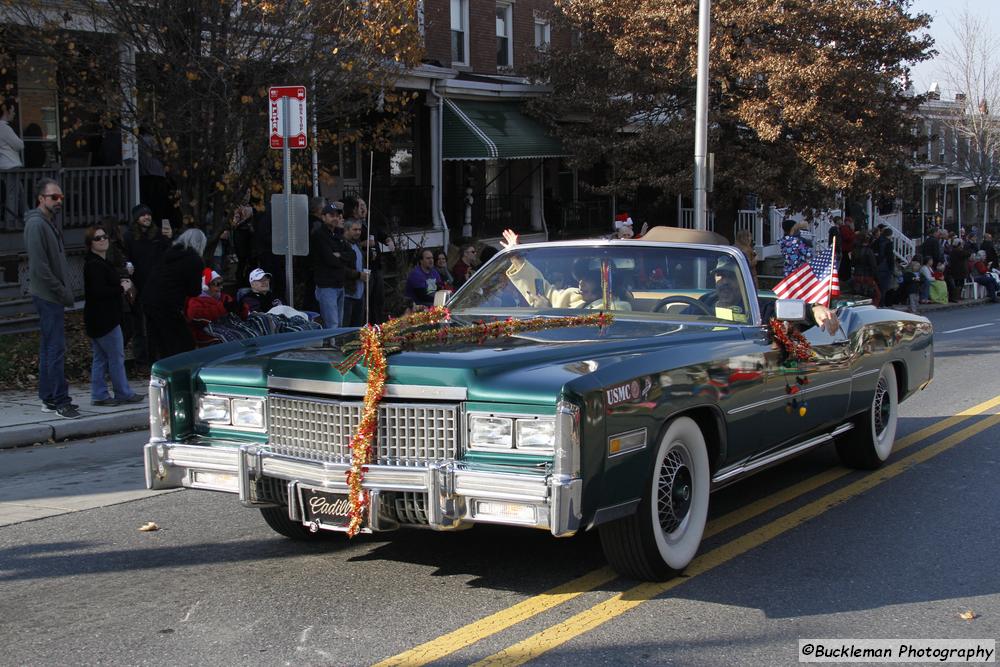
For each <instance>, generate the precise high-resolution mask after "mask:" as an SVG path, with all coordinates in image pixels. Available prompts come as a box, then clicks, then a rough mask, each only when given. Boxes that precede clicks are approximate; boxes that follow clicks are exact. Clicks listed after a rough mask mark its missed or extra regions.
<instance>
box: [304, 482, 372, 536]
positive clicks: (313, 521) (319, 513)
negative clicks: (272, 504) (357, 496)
mask: <svg viewBox="0 0 1000 667" xmlns="http://www.w3.org/2000/svg"><path fill="white" fill-rule="evenodd" d="M299 507H301V508H302V523H303V524H304V525H306V526H310V527H311V526H314V525H315V526H319V527H320V528H322V529H324V530H335V531H340V532H345V531H346V530H347V528H348V525H349V524H350V522H351V519H350V516H349V513H350V511H351V501H350V499H349V498H348V497H347V494H346V493H334V492H331V491H325V490H322V489H313V488H309V487H306V486H300V487H299ZM366 532H367V531H366Z"/></svg>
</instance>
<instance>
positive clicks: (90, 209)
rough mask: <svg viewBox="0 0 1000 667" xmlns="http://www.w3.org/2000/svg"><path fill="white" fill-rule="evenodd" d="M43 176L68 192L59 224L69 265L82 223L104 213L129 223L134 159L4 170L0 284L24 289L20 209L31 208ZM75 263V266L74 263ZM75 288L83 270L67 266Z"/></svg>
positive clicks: (76, 259) (78, 257) (78, 248)
mask: <svg viewBox="0 0 1000 667" xmlns="http://www.w3.org/2000/svg"><path fill="white" fill-rule="evenodd" d="M42 178H51V179H53V180H55V181H57V182H58V183H59V184H60V185H61V186H62V189H63V193H64V194H65V195H66V199H65V200H64V201H63V211H62V214H61V215H60V220H59V224H61V225H62V228H63V232H64V239H65V244H66V252H67V256H68V257H69V260H70V267H71V269H73V268H74V267H75V266H76V265H77V264H79V263H80V262H82V254H83V233H84V231H85V229H86V228H87V227H88V226H90V225H92V224H95V223H97V222H100V221H101V220H104V219H105V218H112V219H114V220H115V221H116V222H118V223H120V224H127V223H128V222H129V217H130V215H131V211H132V207H133V206H134V205H135V188H136V182H137V175H136V165H135V163H134V162H129V163H127V164H122V165H117V166H111V167H49V168H41V169H14V170H11V171H6V172H4V173H3V179H4V186H5V187H4V188H3V191H2V200H0V266H2V269H3V274H2V280H0V286H2V287H7V288H8V291H14V289H13V286H14V285H17V288H18V289H17V291H18V292H19V293H20V294H21V295H26V294H27V284H26V278H25V277H26V269H27V262H26V257H25V255H24V234H23V229H24V213H25V212H26V211H28V210H30V209H31V208H34V206H35V201H34V190H35V183H36V182H37V181H38V180H39V179H42ZM77 268H78V267H77ZM70 274H71V277H70V280H71V285H72V287H73V291H74V293H77V294H81V293H82V292H83V276H82V271H76V270H71V271H70Z"/></svg>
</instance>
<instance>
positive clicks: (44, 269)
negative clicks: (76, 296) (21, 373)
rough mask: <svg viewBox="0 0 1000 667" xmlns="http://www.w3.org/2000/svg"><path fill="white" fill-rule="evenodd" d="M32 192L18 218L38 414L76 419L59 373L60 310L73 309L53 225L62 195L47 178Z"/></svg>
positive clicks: (62, 313)
mask: <svg viewBox="0 0 1000 667" xmlns="http://www.w3.org/2000/svg"><path fill="white" fill-rule="evenodd" d="M35 193H36V200H37V202H38V207H37V208H33V209H31V210H30V211H28V213H27V214H25V216H24V247H25V250H26V251H27V253H28V279H29V286H28V289H29V292H30V293H31V299H32V301H34V302H35V308H36V309H37V310H38V319H39V324H40V325H41V329H42V332H41V333H42V340H41V345H40V346H39V349H38V397H39V398H40V399H42V412H55V413H56V414H58V415H59V416H60V417H65V418H66V419H76V418H77V417H79V416H80V413H79V412H78V411H77V406H76V405H73V403H71V402H70V398H69V384H68V383H67V382H66V373H65V370H64V362H65V358H66V329H65V312H66V308H67V307H68V306H72V305H73V292H72V290H70V287H69V265H68V264H67V263H66V249H65V247H64V246H63V238H62V230H61V229H60V228H59V227H57V226H56V222H55V218H56V216H57V215H58V214H59V212H60V211H62V201H63V193H62V188H60V187H59V184H58V183H56V182H55V181H53V180H52V179H49V178H43V179H41V180H39V181H38V183H37V184H36V186H35Z"/></svg>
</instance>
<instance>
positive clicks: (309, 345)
mask: <svg viewBox="0 0 1000 667" xmlns="http://www.w3.org/2000/svg"><path fill="white" fill-rule="evenodd" d="M454 324H455V325H462V324H467V322H463V321H461V320H459V319H456V321H455V322H454ZM706 336H711V337H712V339H713V341H716V342H722V341H724V340H727V339H732V340H734V341H735V340H740V339H742V335H741V333H740V331H739V329H738V328H736V327H726V326H713V325H703V324H691V323H685V324H677V323H666V322H643V321H630V320H617V321H615V322H614V323H613V324H612V325H610V326H608V327H606V328H604V329H603V330H601V329H599V328H597V327H574V328H565V329H561V328H560V329H549V330H546V331H540V332H532V333H523V334H518V335H515V336H511V337H504V338H497V339H491V340H488V341H485V342H483V343H476V342H462V343H448V344H435V345H428V346H421V347H419V348H417V349H408V350H401V351H392V352H390V354H389V355H388V357H387V358H388V361H389V377H388V384H390V385H409V386H418V387H428V388H429V387H465V388H466V390H467V399H468V400H470V401H484V402H498V401H499V402H516V403H544V404H550V403H554V402H555V401H557V400H558V397H559V394H560V393H561V391H562V390H563V388H564V387H566V386H567V385H571V384H572V383H574V382H575V381H578V380H580V379H581V378H584V377H586V376H590V375H592V374H594V373H595V372H597V371H598V370H605V369H609V368H610V367H611V366H613V365H615V364H617V363H620V362H622V361H624V360H626V359H631V358H634V357H635V356H636V355H641V354H644V353H649V352H652V351H655V350H657V349H658V348H662V347H664V346H669V347H671V348H674V347H675V346H685V345H689V344H694V343H697V342H701V343H704V342H705V340H706ZM357 341H358V333H357V331H356V330H353V331H349V332H344V333H338V334H336V335H331V336H325V337H316V338H315V339H312V340H310V341H308V342H306V343H302V342H299V343H297V344H295V345H293V346H287V347H269V346H262V347H261V348H260V349H259V351H258V353H257V354H246V351H243V353H241V354H240V355H238V357H229V358H227V359H220V360H219V361H218V362H217V363H211V364H207V365H206V366H204V367H203V368H201V370H200V371H199V372H198V377H199V379H200V380H201V381H202V382H203V383H204V384H206V385H228V386H233V385H237V386H260V387H264V386H271V387H284V388H289V386H290V384H293V383H291V382H290V381H293V380H296V381H307V382H299V383H298V384H299V385H301V386H302V387H303V390H305V391H315V390H317V389H318V388H319V387H323V386H324V385H320V384H316V383H317V382H319V383H323V382H329V383H335V384H330V385H325V386H327V387H329V389H330V391H331V392H336V390H337V387H338V386H342V385H341V384H340V383H364V382H365V381H366V380H367V377H368V372H367V368H366V367H365V366H364V365H363V364H361V363H359V364H357V365H356V366H355V367H354V368H353V369H351V370H349V371H347V372H346V373H343V374H341V373H340V372H339V371H338V370H337V366H338V365H339V364H341V363H342V362H343V361H344V360H345V358H346V357H347V356H348V355H349V354H350V351H351V349H357ZM588 384H589V383H588ZM571 389H572V388H571ZM431 393H432V392H431V391H430V390H428V395H431ZM409 395H413V392H412V391H411V392H409ZM417 396H419V394H417Z"/></svg>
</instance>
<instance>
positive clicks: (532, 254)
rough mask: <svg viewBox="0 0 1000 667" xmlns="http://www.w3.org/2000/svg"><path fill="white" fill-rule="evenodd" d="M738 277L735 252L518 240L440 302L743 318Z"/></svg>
mask: <svg viewBox="0 0 1000 667" xmlns="http://www.w3.org/2000/svg"><path fill="white" fill-rule="evenodd" d="M741 276H742V270H741V268H740V265H739V264H738V263H737V261H736V259H735V255H734V254H731V253H729V252H727V251H726V250H723V249H721V248H719V249H715V248H706V247H703V246H685V245H665V244H664V245H656V246H653V245H648V246H644V245H640V244H638V243H631V244H625V243H621V244H613V243H612V244H602V245H594V246H586V245H561V246H536V247H533V246H531V245H525V246H518V247H517V249H516V251H514V252H508V253H505V254H503V255H501V256H499V257H498V258H497V259H496V260H494V261H492V262H490V263H489V264H488V265H487V266H485V267H483V268H482V269H480V270H479V271H477V272H476V273H475V274H474V275H473V277H472V278H471V279H470V280H469V282H468V283H467V284H466V285H464V286H463V287H462V289H461V290H459V292H458V293H457V294H456V295H455V296H454V297H453V298H452V299H451V301H449V303H448V306H449V308H451V309H452V310H453V311H478V312H482V313H485V312H496V313H498V314H510V315H519V314H520V312H522V311H523V312H524V314H526V315H527V314H537V313H538V312H540V311H550V310H559V311H562V310H586V309H590V310H609V311H614V312H615V313H616V314H617V315H618V316H620V317H621V316H629V317H637V318H652V319H664V320H666V319H669V320H678V319H680V320H697V321H722V322H727V323H733V322H736V323H748V322H750V320H751V315H750V313H751V310H750V306H749V302H748V294H747V291H746V287H745V283H744V280H743V278H742V277H741ZM512 311H513V312H512Z"/></svg>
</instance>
